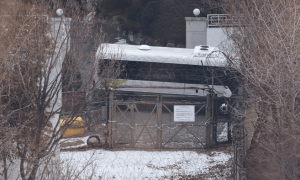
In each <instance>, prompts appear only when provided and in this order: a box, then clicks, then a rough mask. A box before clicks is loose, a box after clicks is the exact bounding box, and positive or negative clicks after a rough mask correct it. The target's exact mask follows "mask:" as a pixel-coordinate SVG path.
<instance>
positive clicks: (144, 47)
mask: <svg viewBox="0 0 300 180" xmlns="http://www.w3.org/2000/svg"><path fill="white" fill-rule="evenodd" d="M150 49H151V48H150V46H148V45H140V46H139V50H143V51H148V50H150Z"/></svg>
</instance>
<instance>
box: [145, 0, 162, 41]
mask: <svg viewBox="0 0 300 180" xmlns="http://www.w3.org/2000/svg"><path fill="white" fill-rule="evenodd" d="M159 9H160V1H151V2H149V3H148V4H147V6H146V8H145V9H144V11H143V13H142V16H141V22H142V26H143V33H144V34H146V35H147V36H151V37H152V35H153V26H154V25H155V23H156V20H157V18H158V16H159V12H160V11H159Z"/></svg>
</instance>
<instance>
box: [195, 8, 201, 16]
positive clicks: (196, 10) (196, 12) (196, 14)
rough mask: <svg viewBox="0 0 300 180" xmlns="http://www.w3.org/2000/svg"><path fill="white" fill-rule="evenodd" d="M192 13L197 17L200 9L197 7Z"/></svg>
mask: <svg viewBox="0 0 300 180" xmlns="http://www.w3.org/2000/svg"><path fill="white" fill-rule="evenodd" d="M193 13H194V15H195V16H196V17H198V16H199V15H200V10H199V9H198V8H196V9H194V11H193Z"/></svg>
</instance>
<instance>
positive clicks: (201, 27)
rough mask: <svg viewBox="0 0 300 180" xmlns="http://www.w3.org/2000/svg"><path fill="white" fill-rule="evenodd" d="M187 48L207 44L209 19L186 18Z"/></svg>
mask: <svg viewBox="0 0 300 180" xmlns="http://www.w3.org/2000/svg"><path fill="white" fill-rule="evenodd" d="M185 20H186V48H188V49H193V48H194V47H195V46H199V45H206V44H207V19H206V18H204V17H186V18H185Z"/></svg>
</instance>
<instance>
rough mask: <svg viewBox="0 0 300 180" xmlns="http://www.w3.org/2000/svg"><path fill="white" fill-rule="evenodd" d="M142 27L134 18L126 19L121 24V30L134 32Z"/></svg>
mask: <svg viewBox="0 0 300 180" xmlns="http://www.w3.org/2000/svg"><path fill="white" fill-rule="evenodd" d="M141 29H142V28H141V25H140V24H139V23H137V22H134V21H132V20H126V21H124V22H123V23H122V24H121V30H122V31H126V32H127V33H128V32H129V31H132V32H133V33H138V32H139V31H140V30H141Z"/></svg>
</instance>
